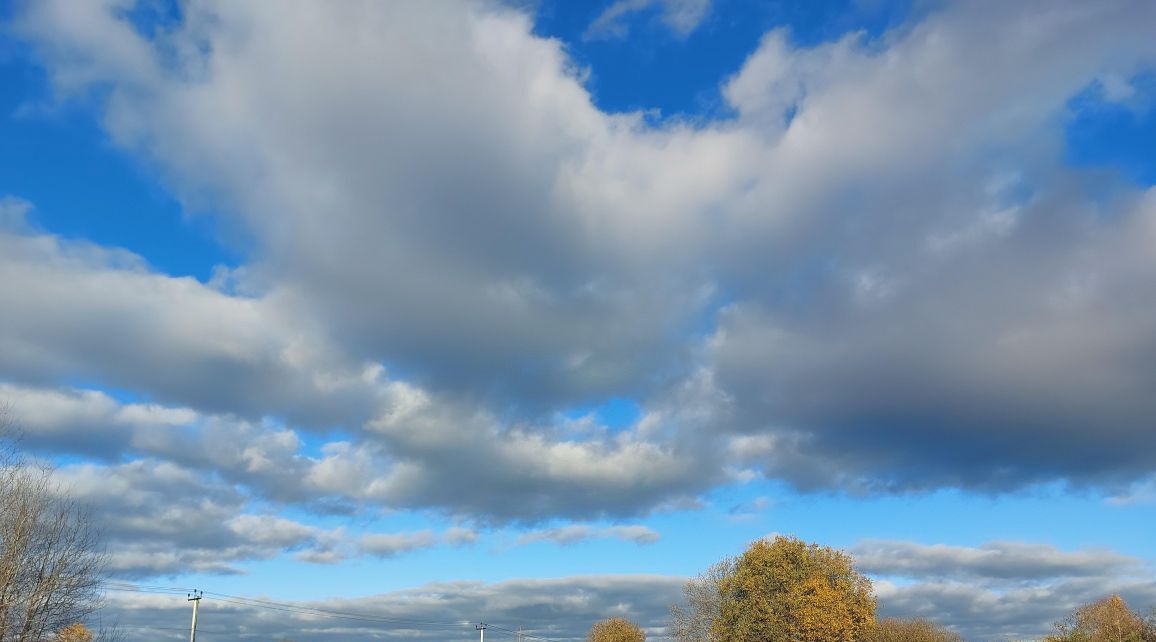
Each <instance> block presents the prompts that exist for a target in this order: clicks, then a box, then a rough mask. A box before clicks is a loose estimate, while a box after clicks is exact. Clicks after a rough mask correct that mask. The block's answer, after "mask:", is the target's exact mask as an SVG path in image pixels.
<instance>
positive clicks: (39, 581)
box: [0, 422, 104, 642]
mask: <svg viewBox="0 0 1156 642" xmlns="http://www.w3.org/2000/svg"><path fill="white" fill-rule="evenodd" d="M0 423H2V422H0ZM7 427H8V426H6V425H0V440H2V439H3V437H5V434H4V433H5V429H6V428H7ZM97 545H98V542H97V537H96V533H95V531H94V530H93V528H92V527H91V524H90V522H89V519H88V515H87V513H86V512H85V511H84V510H82V508H81V507H79V506H78V505H77V504H76V503H75V502H73V501H71V500H69V499H68V498H67V497H65V496H64V495H62V494H61V493H60V492H59V489H58V488H56V487H55V485H54V484H53V482H52V478H51V471H50V470H48V469H45V468H41V467H37V466H35V465H33V464H31V463H29V462H27V461H26V460H24V459H23V458H21V457H20V456H19V455H18V454H17V453H16V451H15V449H13V448H11V447H10V446H8V445H5V444H4V443H0V642H40V641H41V640H47V639H49V637H51V636H52V635H53V634H54V632H61V633H64V632H66V631H68V632H69V634H71V633H75V632H78V631H79V629H76V628H75V626H79V625H76V624H75V623H77V622H80V621H82V620H84V619H85V618H86V617H87V616H88V615H90V614H92V613H93V612H94V611H95V610H96V609H97V608H98V607H99V606H100V578H101V571H102V569H103V562H104V557H103V555H102V554H101V552H100V551H99V549H98V547H97ZM70 626H72V627H73V628H69V627H70ZM85 632H87V629H85ZM58 639H61V640H65V639H67V640H68V641H69V642H72V641H73V640H80V642H83V640H82V639H80V638H59V637H58Z"/></svg>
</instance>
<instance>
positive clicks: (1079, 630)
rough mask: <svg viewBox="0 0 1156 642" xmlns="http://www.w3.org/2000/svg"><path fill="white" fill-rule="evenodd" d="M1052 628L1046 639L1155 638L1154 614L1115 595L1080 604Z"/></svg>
mask: <svg viewBox="0 0 1156 642" xmlns="http://www.w3.org/2000/svg"><path fill="white" fill-rule="evenodd" d="M1055 629H1056V632H1055V634H1053V635H1051V636H1048V637H1047V638H1046V641H1047V642H1156V618H1154V617H1144V616H1142V615H1140V614H1139V613H1136V612H1135V611H1133V610H1132V609H1130V608H1128V605H1127V604H1126V603H1125V602H1124V599H1123V598H1121V597H1120V596H1119V595H1110V596H1108V597H1106V598H1104V599H1101V600H1097V601H1095V602H1092V603H1090V604H1085V605H1083V606H1081V607H1080V608H1078V609H1076V610H1075V611H1072V612H1071V613H1070V614H1068V616H1067V617H1065V618H1064V619H1062V620H1060V621H1059V622H1056V625H1055Z"/></svg>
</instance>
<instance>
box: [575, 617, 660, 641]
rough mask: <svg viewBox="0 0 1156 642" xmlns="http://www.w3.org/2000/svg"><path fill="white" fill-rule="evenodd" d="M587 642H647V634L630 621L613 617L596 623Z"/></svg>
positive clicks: (591, 628) (588, 635)
mask: <svg viewBox="0 0 1156 642" xmlns="http://www.w3.org/2000/svg"><path fill="white" fill-rule="evenodd" d="M586 642H646V633H645V632H643V630H642V627H640V626H638V625H637V624H635V623H634V622H631V621H630V620H627V619H624V618H620V617H612V618H608V619H605V620H599V621H598V622H595V623H594V626H592V627H590V633H588V634H587V635H586Z"/></svg>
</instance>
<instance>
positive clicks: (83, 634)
mask: <svg viewBox="0 0 1156 642" xmlns="http://www.w3.org/2000/svg"><path fill="white" fill-rule="evenodd" d="M54 642H92V632H91V631H89V630H88V627H86V626H84V625H83V624H69V625H68V626H66V627H64V628H63V629H60V630H59V631H57V632H56V637H55V638H54Z"/></svg>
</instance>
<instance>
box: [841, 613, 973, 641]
mask: <svg viewBox="0 0 1156 642" xmlns="http://www.w3.org/2000/svg"><path fill="white" fill-rule="evenodd" d="M863 640H864V642H963V638H961V637H959V635H958V634H956V633H952V632H951V631H948V630H947V629H945V628H943V627H942V626H939V625H938V624H935V623H934V622H932V621H930V620H925V619H923V618H916V619H900V618H884V619H882V620H879V621H878V622H876V623H875V626H873V627H871V628H870V629H869V630H868V632H867V635H866V636H864V638H863Z"/></svg>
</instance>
